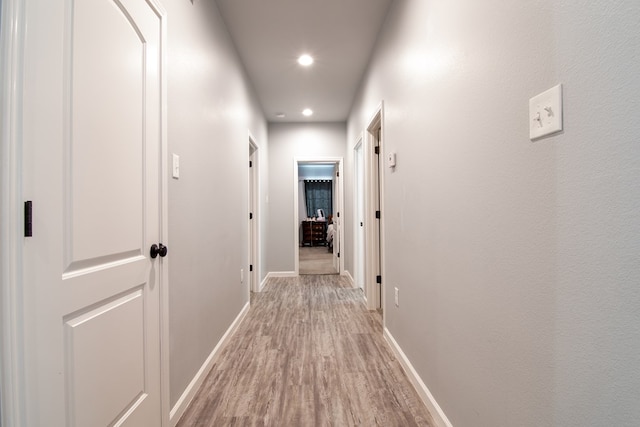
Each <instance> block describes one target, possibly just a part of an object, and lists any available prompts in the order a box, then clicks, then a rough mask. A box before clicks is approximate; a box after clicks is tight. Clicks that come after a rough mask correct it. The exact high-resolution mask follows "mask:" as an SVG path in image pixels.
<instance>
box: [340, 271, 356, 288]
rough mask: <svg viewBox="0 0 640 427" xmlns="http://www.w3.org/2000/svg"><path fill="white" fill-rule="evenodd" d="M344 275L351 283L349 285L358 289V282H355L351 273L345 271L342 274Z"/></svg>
mask: <svg viewBox="0 0 640 427" xmlns="http://www.w3.org/2000/svg"><path fill="white" fill-rule="evenodd" d="M342 275H343V276H344V277H345V278H346V279H347V280H348V281H349V284H350V285H351V286H352V287H354V288H355V287H356V281H355V280H353V276H352V275H351V273H349V270H345V271H343V272H342Z"/></svg>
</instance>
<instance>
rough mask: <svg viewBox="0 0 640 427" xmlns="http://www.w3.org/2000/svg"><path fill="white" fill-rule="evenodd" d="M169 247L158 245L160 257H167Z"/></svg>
mask: <svg viewBox="0 0 640 427" xmlns="http://www.w3.org/2000/svg"><path fill="white" fill-rule="evenodd" d="M167 251H168V249H167V247H166V246H165V245H163V244H162V243H159V244H158V255H160V256H161V257H162V258H164V257H166V256H167Z"/></svg>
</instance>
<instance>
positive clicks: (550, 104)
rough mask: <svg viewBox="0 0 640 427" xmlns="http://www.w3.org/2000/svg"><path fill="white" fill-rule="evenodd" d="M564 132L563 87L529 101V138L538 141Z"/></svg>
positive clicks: (543, 93) (550, 90)
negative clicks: (552, 134) (543, 137)
mask: <svg viewBox="0 0 640 427" xmlns="http://www.w3.org/2000/svg"><path fill="white" fill-rule="evenodd" d="M561 130H562V85H561V84H559V85H557V86H555V87H552V88H551V89H549V90H547V91H545V92H542V93H541V94H540V95H536V96H534V97H533V98H531V99H530V100H529V138H530V139H537V138H540V137H542V136H545V135H549V134H551V133H555V132H559V131H561Z"/></svg>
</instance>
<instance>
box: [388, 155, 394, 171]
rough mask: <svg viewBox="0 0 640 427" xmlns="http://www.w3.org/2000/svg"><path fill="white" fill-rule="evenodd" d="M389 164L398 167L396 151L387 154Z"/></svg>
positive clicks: (391, 166)
mask: <svg viewBox="0 0 640 427" xmlns="http://www.w3.org/2000/svg"><path fill="white" fill-rule="evenodd" d="M387 166H389V167H390V168H395V167H396V153H389V154H387Z"/></svg>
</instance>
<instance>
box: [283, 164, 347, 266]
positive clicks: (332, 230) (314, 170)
mask: <svg viewBox="0 0 640 427" xmlns="http://www.w3.org/2000/svg"><path fill="white" fill-rule="evenodd" d="M341 166H342V159H340V158H336V159H333V158H332V159H305V160H300V159H296V161H295V164H294V170H295V192H294V193H295V197H294V199H295V210H294V213H295V215H294V216H295V219H294V226H295V233H294V234H295V236H296V240H295V243H294V244H295V256H296V260H295V261H296V272H297V273H298V274H340V273H341V271H342V268H341V259H340V255H341V254H340V250H341V248H340V243H341V238H340V237H341V230H340V219H339V215H340V207H341V206H342V199H341V194H342V186H341V182H340V170H341Z"/></svg>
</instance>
